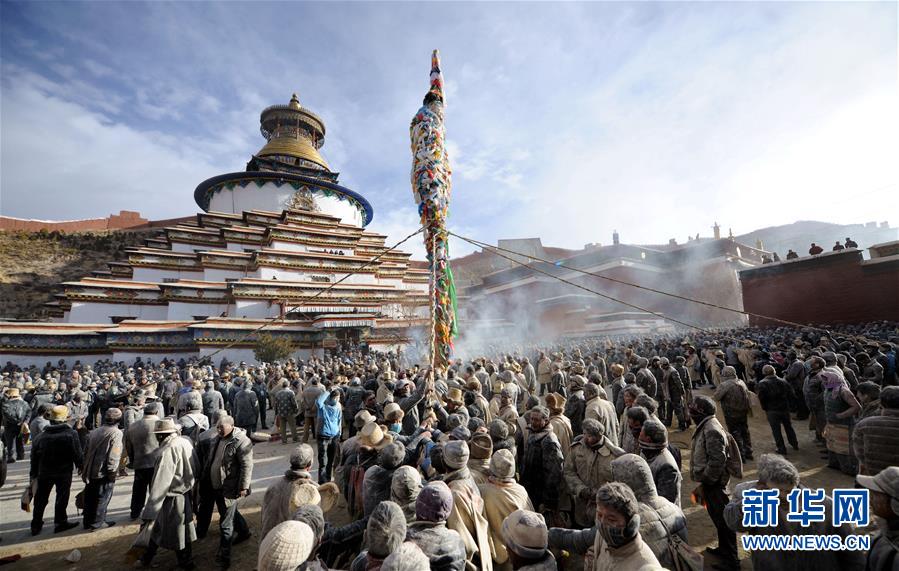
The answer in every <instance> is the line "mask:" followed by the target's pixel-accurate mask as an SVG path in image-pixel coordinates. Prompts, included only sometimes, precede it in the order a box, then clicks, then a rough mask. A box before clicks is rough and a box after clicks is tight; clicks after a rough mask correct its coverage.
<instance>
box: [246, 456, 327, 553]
mask: <svg viewBox="0 0 899 571" xmlns="http://www.w3.org/2000/svg"><path fill="white" fill-rule="evenodd" d="M314 458H315V453H314V452H313V450H312V447H311V446H309V445H308V444H300V445H299V446H297V447H296V448H294V449H293V452H291V454H290V467H289V468H288V470H287V471H286V472H284V476H283V477H282V478H281V479H279V480H278V481H277V482H275V483H274V484H272V485H271V486H270V487H269V488H268V489H267V490H266V491H265V497H264V499H263V500H262V527H261V529H260V532H259V539H260V541H262V540H263V539H264V538H265V536H266V535H267V534H268V532H269V531H270V530H271V529H272V528H274V527H275V526H276V525H278V524H279V523H281V522H282V521H287V520H289V519H290V518H291V517H292V516H293V514H294V513H295V512H296V511H297V508H299V507H300V505H301V504H300V499H301V494H299V493H298V490H299V488H300V486H302V485H303V484H314V481H313V480H312V475H311V474H310V473H309V472H310V470H312V462H313V459H314ZM332 485H333V484H332ZM315 487H316V488H317V487H318V486H317V485H316V486H315Z"/></svg>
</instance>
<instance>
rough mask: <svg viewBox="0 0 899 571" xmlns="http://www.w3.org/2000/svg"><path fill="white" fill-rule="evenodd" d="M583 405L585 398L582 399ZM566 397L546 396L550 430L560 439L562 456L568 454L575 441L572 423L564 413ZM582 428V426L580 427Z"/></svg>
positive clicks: (553, 394)
mask: <svg viewBox="0 0 899 571" xmlns="http://www.w3.org/2000/svg"><path fill="white" fill-rule="evenodd" d="M580 402H581V404H583V398H581V399H580ZM565 404H566V401H565V397H563V396H562V395H560V394H557V393H551V394H548V395H546V408H547V409H548V410H549V428H550V430H552V431H553V434H555V435H556V438H558V439H559V445H560V446H561V448H562V455H563V456H564V455H565V454H567V453H568V448H570V447H571V441H572V440H573V439H574V436H575V435H574V433H573V431H572V429H571V421H570V420H568V417H567V416H565V415H564V414H563V413H564V411H565ZM581 414H582V416H581V421H583V407H581ZM578 428H580V426H578Z"/></svg>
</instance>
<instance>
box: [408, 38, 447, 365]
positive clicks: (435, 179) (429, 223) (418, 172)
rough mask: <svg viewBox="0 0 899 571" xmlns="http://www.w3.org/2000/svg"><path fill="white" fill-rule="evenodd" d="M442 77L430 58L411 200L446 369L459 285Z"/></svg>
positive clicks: (436, 351)
mask: <svg viewBox="0 0 899 571" xmlns="http://www.w3.org/2000/svg"><path fill="white" fill-rule="evenodd" d="M445 102H446V99H445V97H444V93H443V75H442V74H441V72H440V54H439V53H438V51H437V50H434V53H433V54H432V55H431V87H430V89H429V90H428V93H427V95H425V99H424V104H423V105H422V106H421V109H419V110H418V113H416V114H415V117H413V118H412V124H411V126H410V127H409V135H410V137H411V140H412V195H413V197H414V198H415V202H416V204H418V213H419V215H420V216H421V224H422V226H424V229H425V232H424V240H425V248H426V249H427V251H428V263H429V267H430V270H431V280H430V282H431V283H430V293H431V332H430V333H431V365H432V366H433V367H434V368H435V369H438V368H441V369H444V370H445V369H446V367H447V366H448V365H449V362H450V355H451V354H452V349H453V338H454V337H455V336H456V334H457V333H458V329H457V325H456V285H455V283H454V281H453V272H452V270H450V265H449V235H448V234H447V231H446V219H447V216H448V214H449V202H450V193H451V190H452V171H451V170H450V166H449V158H448V157H447V155H446V126H445V125H444V106H445Z"/></svg>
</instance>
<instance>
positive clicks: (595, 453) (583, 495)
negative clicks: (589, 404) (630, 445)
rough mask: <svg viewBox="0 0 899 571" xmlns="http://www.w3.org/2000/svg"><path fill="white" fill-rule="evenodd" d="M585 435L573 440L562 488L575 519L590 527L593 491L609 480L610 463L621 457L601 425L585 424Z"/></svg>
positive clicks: (589, 422) (595, 422) (610, 478)
mask: <svg viewBox="0 0 899 571" xmlns="http://www.w3.org/2000/svg"><path fill="white" fill-rule="evenodd" d="M583 428H584V433H583V434H581V435H580V436H578V437H577V438H575V439H574V442H573V443H572V444H571V450H570V451H569V452H568V455H567V456H566V458H565V465H564V468H563V474H564V478H565V485H566V488H567V490H568V492H569V493H570V494H571V496H572V503H573V504H574V519H575V522H577V524H578V525H580V526H583V527H589V526H590V525H591V524H592V522H593V518H594V514H593V511H592V509H591V506H592V502H593V497H594V495H595V493H596V490H597V489H598V488H599V487H600V486H601V485H603V484H605V483H606V482H611V481H612V467H611V466H612V460H614V459H615V458H616V457H618V456H621V455H622V454H624V450H622V449H621V448H618V447H617V446H616V445H615V444H613V443H612V441H611V440H609V438H608V437H606V432H605V429H604V427H603V425H602V424H601V423H600V422H599V421H597V420H596V419H588V420H585V421H584V425H583Z"/></svg>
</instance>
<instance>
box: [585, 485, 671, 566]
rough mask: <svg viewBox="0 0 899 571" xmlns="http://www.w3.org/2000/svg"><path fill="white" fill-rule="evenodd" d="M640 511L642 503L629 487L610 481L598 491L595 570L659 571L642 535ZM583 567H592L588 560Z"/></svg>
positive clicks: (594, 555) (656, 561)
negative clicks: (642, 570) (589, 565)
mask: <svg viewBox="0 0 899 571" xmlns="http://www.w3.org/2000/svg"><path fill="white" fill-rule="evenodd" d="M639 512H640V504H639V503H638V502H637V498H636V497H635V496H634V492H632V491H631V489H630V488H628V487H627V486H626V485H624V484H622V483H620V482H610V483H608V484H605V485H603V486H602V487H601V488H600V489H599V490H597V492H596V538H595V541H594V543H593V557H594V559H593V567H592V569H593V571H612V570H614V571H637V570H639V569H643V568H645V566H649V568H660V565H659V560H658V559H657V558H656V556H655V555H654V554H653V552H652V549H650V547H649V546H648V545H647V544H646V543H645V542H644V541H643V538H642V537H641V536H640V513H639ZM584 567H585V569H587V568H589V567H587V565H586V561H585V566H584Z"/></svg>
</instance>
